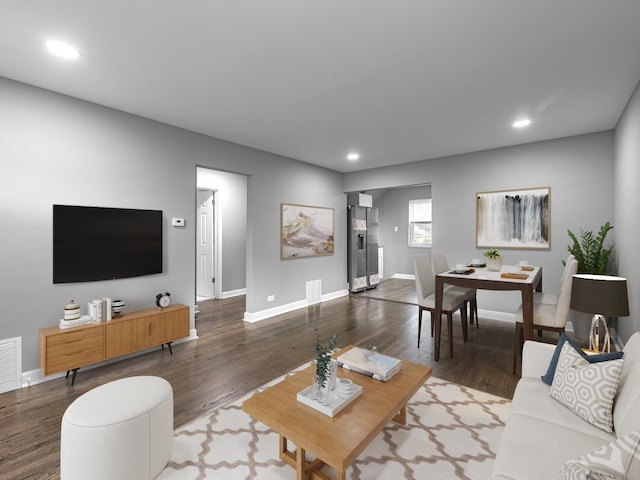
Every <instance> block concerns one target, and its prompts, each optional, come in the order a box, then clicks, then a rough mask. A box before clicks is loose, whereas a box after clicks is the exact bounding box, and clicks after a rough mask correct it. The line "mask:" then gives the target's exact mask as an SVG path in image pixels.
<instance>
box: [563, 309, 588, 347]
mask: <svg viewBox="0 0 640 480" xmlns="http://www.w3.org/2000/svg"><path fill="white" fill-rule="evenodd" d="M569 318H571V325H573V335H574V336H575V337H576V338H577V339H578V340H580V341H581V342H586V343H589V332H591V319H592V318H593V314H592V313H585V312H577V311H575V310H571V311H570V312H569Z"/></svg>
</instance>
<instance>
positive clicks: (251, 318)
mask: <svg viewBox="0 0 640 480" xmlns="http://www.w3.org/2000/svg"><path fill="white" fill-rule="evenodd" d="M347 295H349V290H346V289H345V290H338V291H337V292H332V293H327V294H325V295H322V296H321V297H320V302H328V301H329V300H334V299H336V298H340V297H346V296H347ZM306 307H308V305H307V300H306V299H305V300H299V301H297V302H292V303H287V304H286V305H280V306H278V307H274V308H269V309H267V310H261V311H259V312H244V318H243V320H244V321H245V322H249V323H255V322H259V321H260V320H266V319H267V318H271V317H275V316H276V315H282V314H283V313H289V312H292V311H294V310H298V309H300V308H306Z"/></svg>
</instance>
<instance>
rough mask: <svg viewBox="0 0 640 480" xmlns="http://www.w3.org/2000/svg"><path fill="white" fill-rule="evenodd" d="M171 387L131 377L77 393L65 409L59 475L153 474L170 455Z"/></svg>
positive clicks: (94, 479) (97, 478)
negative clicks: (81, 393)
mask: <svg viewBox="0 0 640 480" xmlns="http://www.w3.org/2000/svg"><path fill="white" fill-rule="evenodd" d="M172 438H173V389H172V388H171V384H169V382H167V381H166V380H165V379H164V378H160V377H149V376H146V377H129V378H123V379H121V380H116V381H113V382H110V383H106V384H104V385H101V386H99V387H97V388H94V389H93V390H90V391H88V392H87V393H85V394H83V395H81V396H80V397H78V398H77V399H76V400H75V401H74V402H73V403H72V404H71V405H69V407H68V408H67V410H66V411H65V412H64V415H63V417H62V432H61V441H60V477H61V480H76V479H78V480H88V479H91V480H102V479H104V480H115V479H122V480H125V479H126V480H137V479H145V480H148V479H153V478H155V477H157V476H158V475H159V474H160V472H161V471H162V470H163V469H164V467H165V465H166V464H167V462H168V461H169V457H170V456H171V442H172Z"/></svg>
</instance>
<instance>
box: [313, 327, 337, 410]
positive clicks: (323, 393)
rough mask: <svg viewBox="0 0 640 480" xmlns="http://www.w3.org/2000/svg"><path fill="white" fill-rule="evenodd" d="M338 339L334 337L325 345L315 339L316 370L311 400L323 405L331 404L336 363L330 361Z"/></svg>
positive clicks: (318, 339) (318, 338)
mask: <svg viewBox="0 0 640 480" xmlns="http://www.w3.org/2000/svg"><path fill="white" fill-rule="evenodd" d="M337 340H338V337H337V336H336V335H334V336H333V337H331V338H330V339H329V341H328V342H327V344H326V345H323V344H322V342H321V341H320V337H317V338H316V368H315V375H314V377H313V382H312V387H313V388H312V398H313V399H314V400H317V401H318V402H319V403H321V404H323V405H328V404H329V403H330V402H331V393H332V389H333V387H334V386H335V376H336V367H337V363H336V362H335V360H332V359H331V354H332V353H333V350H334V349H335V348H336V342H337Z"/></svg>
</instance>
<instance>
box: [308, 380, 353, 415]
mask: <svg viewBox="0 0 640 480" xmlns="http://www.w3.org/2000/svg"><path fill="white" fill-rule="evenodd" d="M312 388H313V387H312V386H308V387H307V388H305V389H304V390H302V391H301V392H298V395H297V398H298V401H299V402H300V403H304V404H305V405H306V406H308V407H311V408H313V409H314V410H317V411H319V412H320V413H323V414H325V415H327V416H328V417H335V416H336V415H337V414H338V413H340V412H341V411H342V410H344V408H345V407H346V406H347V405H349V404H350V403H351V402H353V401H354V400H355V399H356V398H358V397H359V396H360V395H362V387H361V386H360V385H357V384H355V383H354V384H353V393H352V394H351V395H349V396H348V397H346V398H340V397H339V396H338V392H337V391H336V390H335V389H334V390H333V395H332V396H331V403H329V405H320V403H319V402H317V401H315V400H313V399H312V398H311V389H312Z"/></svg>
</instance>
